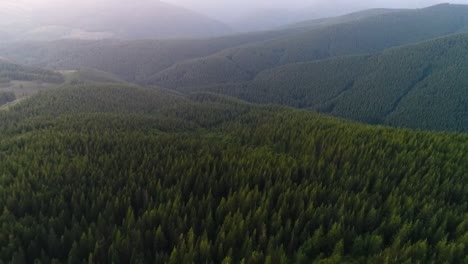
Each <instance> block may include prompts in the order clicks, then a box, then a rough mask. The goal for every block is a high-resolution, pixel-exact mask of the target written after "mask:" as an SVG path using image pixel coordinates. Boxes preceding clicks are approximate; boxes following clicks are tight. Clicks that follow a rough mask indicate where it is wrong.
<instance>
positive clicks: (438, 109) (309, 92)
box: [178, 34, 468, 131]
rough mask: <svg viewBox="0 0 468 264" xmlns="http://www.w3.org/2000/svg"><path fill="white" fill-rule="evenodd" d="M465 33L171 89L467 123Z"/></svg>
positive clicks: (410, 120) (403, 121)
mask: <svg viewBox="0 0 468 264" xmlns="http://www.w3.org/2000/svg"><path fill="white" fill-rule="evenodd" d="M467 47H468V35H467V34H461V35H456V36H451V37H447V38H441V39H437V40H433V41H429V42H425V43H421V44H417V45H411V46H405V47H399V48H393V49H389V50H386V51H384V52H383V53H381V54H375V55H368V56H349V57H343V58H338V59H332V60H325V61H318V62H309V63H298V64H289V65H286V66H282V67H278V68H275V69H272V70H268V71H264V72H262V73H260V74H259V75H257V77H256V78H255V80H254V81H251V82H241V83H237V84H225V85H213V86H206V87H179V88H178V90H180V91H185V92H190V91H210V92H216V93H221V94H226V95H230V96H235V97H238V98H241V99H244V100H248V101H251V102H256V103H275V104H284V105H290V106H294V107H299V108H307V109H311V110H314V111H318V112H325V113H329V114H332V115H335V116H339V117H344V118H349V119H354V120H358V121H362V122H367V123H372V124H389V125H392V126H398V127H400V126H401V127H410V128H418V129H430V130H446V131H468V107H467V102H468V89H466V87H468V76H467V75H466V72H467V71H468V53H467V52H466V49H467Z"/></svg>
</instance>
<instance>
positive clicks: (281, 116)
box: [0, 85, 468, 263]
mask: <svg viewBox="0 0 468 264" xmlns="http://www.w3.org/2000/svg"><path fill="white" fill-rule="evenodd" d="M467 142H468V138H467V136H466V135H457V134H449V133H444V134H438V133H429V132H414V131H409V130H399V129H391V128H384V127H372V126H367V125H360V124H355V123H351V122H347V121H342V120H337V119H333V118H329V117H323V116H320V115H318V114H314V113H311V112H307V111H300V110H294V109H290V108H285V107H272V106H256V105H252V104H246V103H244V102H242V101H238V100H234V99H230V98H225V97H221V96H218V95H213V94H192V95H190V96H184V95H181V94H177V93H174V92H171V91H163V90H148V89H142V88H138V87H128V86H121V85H120V86H119V85H106V86H102V85H97V86H96V85H95V86H74V87H68V88H66V87H63V88H60V89H54V90H50V91H48V92H44V93H41V94H39V95H36V96H33V97H31V98H29V99H27V100H25V101H23V102H21V103H20V104H18V105H16V106H14V107H12V108H11V109H10V110H9V111H3V112H0V164H1V166H0V175H2V177H1V178H0V183H1V184H0V204H2V205H3V209H2V212H1V213H0V226H2V228H1V230H0V259H2V260H5V261H7V262H13V263H18V262H35V261H36V262H37V261H41V262H43V263H48V262H82V261H83V260H86V261H91V262H96V263H108V262H118V261H120V262H124V263H132V262H136V263H138V262H158V263H166V262H167V263H187V262H188V263H192V262H196V263H206V262H208V263H211V262H216V263H222V262H225V263H226V262H242V261H245V262H260V263H263V262H271V263H291V262H297V263H310V262H318V261H322V262H333V263H336V262H359V263H363V262H364V263H365V262H372V263H375V262H384V261H385V260H388V259H392V260H393V261H395V262H399V263H403V262H421V263H425V262H431V261H435V262H440V263H443V262H448V263H463V262H464V261H466V260H467V259H466V256H467V254H466V250H467V249H466V232H467V229H466V228H467V225H466V209H467V208H466V197H467V195H468V194H467V190H466V188H465V186H467V184H468V182H467V180H468V178H467V177H466V172H467V171H468V168H467V164H468V160H467V158H468V157H467V156H466V155H465V154H466V153H467V151H468V145H467Z"/></svg>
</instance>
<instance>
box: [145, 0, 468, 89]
mask: <svg viewBox="0 0 468 264" xmlns="http://www.w3.org/2000/svg"><path fill="white" fill-rule="evenodd" d="M467 26H468V6H465V5H449V4H444V5H438V6H433V7H429V8H424V9H418V10H404V11H399V12H392V13H384V14H382V15H376V16H369V17H365V18H362V19H356V20H351V21H347V22H345V23H338V24H331V25H327V26H323V27H318V28H317V27H315V26H313V27H312V29H310V30H309V31H307V32H300V33H297V34H294V35H291V36H287V37H282V38H278V39H274V40H271V41H268V42H266V43H259V44H253V45H248V46H244V47H238V48H234V49H230V50H225V51H222V52H220V53H217V54H214V55H210V56H208V57H205V58H200V59H197V60H192V61H187V62H183V63H179V64H176V65H174V66H172V67H171V68H169V69H167V70H164V71H163V72H160V73H158V74H156V75H155V76H154V77H152V78H150V79H149V80H148V81H147V83H150V84H158V85H161V86H164V87H171V88H172V87H180V86H199V85H210V84H217V83H225V82H236V81H242V80H244V81H245V80H251V79H253V78H254V77H255V76H256V74H258V73H259V72H261V71H263V70H266V69H271V68H273V67H277V66H280V65H284V64H288V63H297V62H305V61H313V60H320V59H326V58H330V57H340V56H345V55H352V54H368V53H373V52H378V51H381V50H384V49H386V48H389V47H394V46H399V45H403V44H408V43H416V42H419V41H423V40H429V39H433V38H437V37H441V36H446V35H448V34H453V33H458V32H463V31H466V30H467V29H468V27H467Z"/></svg>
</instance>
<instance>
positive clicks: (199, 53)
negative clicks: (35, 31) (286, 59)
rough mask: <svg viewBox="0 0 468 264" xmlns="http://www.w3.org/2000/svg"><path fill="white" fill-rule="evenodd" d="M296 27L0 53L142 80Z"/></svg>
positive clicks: (0, 49)
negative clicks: (229, 34) (191, 37)
mask: <svg viewBox="0 0 468 264" xmlns="http://www.w3.org/2000/svg"><path fill="white" fill-rule="evenodd" d="M294 32H297V30H293V31H291V30H284V31H274V32H273V31H272V32H262V33H255V34H254V33H251V34H240V35H233V36H227V37H218V38H210V39H178V40H135V41H124V40H100V41H85V40H61V41H52V42H17V43H14V44H4V45H0V54H1V55H0V56H3V57H6V58H10V59H12V60H14V61H17V62H19V63H22V64H26V65H31V66H36V67H42V68H49V69H55V70H76V69H79V68H94V69H97V70H100V71H105V72H110V73H113V74H115V75H118V76H119V77H120V78H122V79H125V80H127V81H131V82H142V81H143V80H146V79H148V78H149V77H151V76H152V75H154V74H155V73H157V72H160V71H162V70H164V69H166V68H168V67H170V66H172V65H173V64H175V63H177V62H182V61H185V60H189V59H193V58H198V57H203V56H207V55H210V54H213V53H215V52H218V51H221V50H223V49H226V48H231V47H235V46H239V45H245V44H248V43H255V42H261V41H265V40H269V39H272V38H278V37H281V36H285V35H290V34H292V33H294Z"/></svg>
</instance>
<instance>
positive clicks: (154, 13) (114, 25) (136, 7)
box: [0, 0, 232, 40]
mask: <svg viewBox="0 0 468 264" xmlns="http://www.w3.org/2000/svg"><path fill="white" fill-rule="evenodd" d="M101 2H102V1H101ZM104 2H105V1H104ZM86 3H89V4H86ZM99 3H100V2H97V3H94V2H86V1H85V2H84V3H78V4H70V3H69V2H67V3H60V2H58V3H55V5H56V6H49V5H46V6H40V7H33V8H26V7H22V6H21V4H19V3H18V4H16V5H15V6H14V7H15V8H10V9H11V10H14V11H16V12H18V10H21V12H19V13H15V14H14V15H12V16H8V17H4V19H2V18H0V25H8V27H5V28H4V29H2V30H4V31H6V32H5V33H3V34H2V33H1V32H0V36H3V35H5V36H6V35H7V34H8V39H10V40H54V39H63V38H77V39H103V38H119V39H155V38H195V37H196V38H203V37H212V36H218V35H226V34H229V33H232V30H231V29H230V28H229V27H228V26H227V25H225V24H223V23H221V22H219V21H216V20H214V19H211V18H208V17H206V16H204V15H201V14H198V13H195V12H193V11H190V10H188V9H185V8H182V7H178V6H175V5H171V4H167V3H164V2H161V1H156V0H154V1H153V0H148V1H127V0H120V1H119V2H118V3H110V4H109V5H105V4H99ZM105 3H107V2H105ZM2 5H3V6H5V5H7V6H11V5H12V4H11V3H4V4H0V7H2ZM4 12H5V13H8V10H4ZM11 12H13V11H11ZM12 17H15V18H16V19H14V20H13V19H12ZM19 17H22V19H18V18H19ZM10 21H14V22H10ZM2 22H3V23H2ZM4 40H5V39H4Z"/></svg>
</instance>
